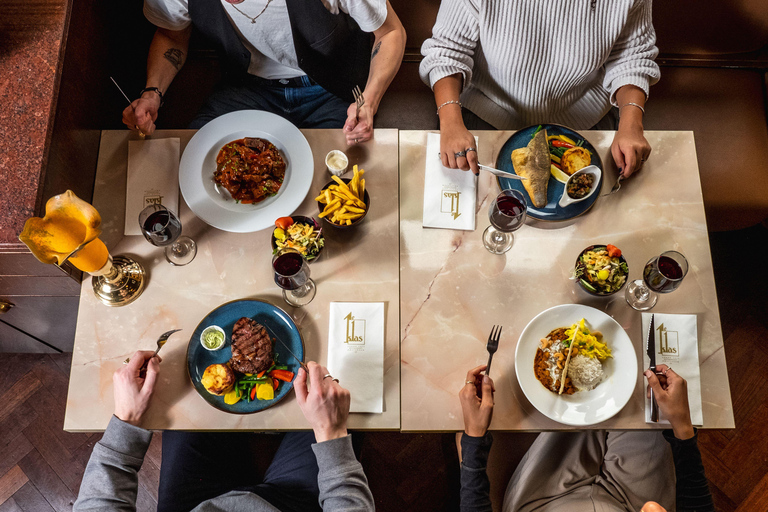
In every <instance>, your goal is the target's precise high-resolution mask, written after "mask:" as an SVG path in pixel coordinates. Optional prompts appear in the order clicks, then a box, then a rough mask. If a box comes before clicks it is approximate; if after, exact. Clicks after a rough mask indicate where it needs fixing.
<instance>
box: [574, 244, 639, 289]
mask: <svg viewBox="0 0 768 512" xmlns="http://www.w3.org/2000/svg"><path fill="white" fill-rule="evenodd" d="M627 276H629V266H628V265H627V260H626V259H624V256H622V255H621V250H620V249H619V248H618V247H616V246H615V245H611V244H606V245H590V246H589V247H587V248H586V249H584V250H583V251H581V254H579V257H578V258H577V259H576V267H575V268H574V270H573V279H575V280H576V282H577V283H579V286H581V287H582V288H583V289H584V291H586V292H587V293H589V294H590V295H595V296H598V297H606V296H608V295H613V294H614V293H616V292H618V291H619V290H621V289H622V288H623V287H624V285H625V284H627Z"/></svg>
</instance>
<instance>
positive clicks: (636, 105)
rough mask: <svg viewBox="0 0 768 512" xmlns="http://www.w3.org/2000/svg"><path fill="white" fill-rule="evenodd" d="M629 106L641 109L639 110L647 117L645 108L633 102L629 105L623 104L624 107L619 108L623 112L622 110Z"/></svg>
mask: <svg viewBox="0 0 768 512" xmlns="http://www.w3.org/2000/svg"><path fill="white" fill-rule="evenodd" d="M627 105H632V106H633V107H637V108H639V109H640V110H641V111H642V112H643V115H645V109H644V108H643V107H641V106H640V105H638V104H637V103H633V102H631V101H630V102H629V103H625V104H623V105H622V106H620V107H619V111H621V109H623V108H624V107H626V106H627Z"/></svg>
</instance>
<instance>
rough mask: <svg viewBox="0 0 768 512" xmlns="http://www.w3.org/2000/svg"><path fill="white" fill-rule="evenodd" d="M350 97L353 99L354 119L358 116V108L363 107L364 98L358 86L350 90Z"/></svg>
mask: <svg viewBox="0 0 768 512" xmlns="http://www.w3.org/2000/svg"><path fill="white" fill-rule="evenodd" d="M352 96H354V97H355V119H357V118H358V117H359V116H360V107H362V106H363V105H365V98H364V97H363V91H361V90H360V86H359V85H356V86H355V88H354V89H352Z"/></svg>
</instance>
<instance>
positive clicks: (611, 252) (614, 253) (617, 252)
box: [605, 244, 621, 258]
mask: <svg viewBox="0 0 768 512" xmlns="http://www.w3.org/2000/svg"><path fill="white" fill-rule="evenodd" d="M605 248H606V250H607V251H608V256H610V257H611V258H618V257H619V256H621V249H619V248H618V247H616V246H615V245H611V244H608V245H606V246H605Z"/></svg>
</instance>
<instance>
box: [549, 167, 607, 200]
mask: <svg viewBox="0 0 768 512" xmlns="http://www.w3.org/2000/svg"><path fill="white" fill-rule="evenodd" d="M601 177H602V172H600V168H599V167H597V166H596V165H588V166H587V167H584V168H583V169H579V170H578V171H576V172H574V173H573V174H571V177H570V178H568V181H566V182H565V187H564V188H563V196H562V197H561V198H560V202H559V203H558V204H559V205H560V206H561V207H563V208H565V207H566V206H568V205H570V204H573V203H578V202H580V201H583V200H585V199H586V198H588V197H589V196H591V195H592V194H594V193H595V190H597V186H598V185H599V184H600V178H601Z"/></svg>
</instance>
